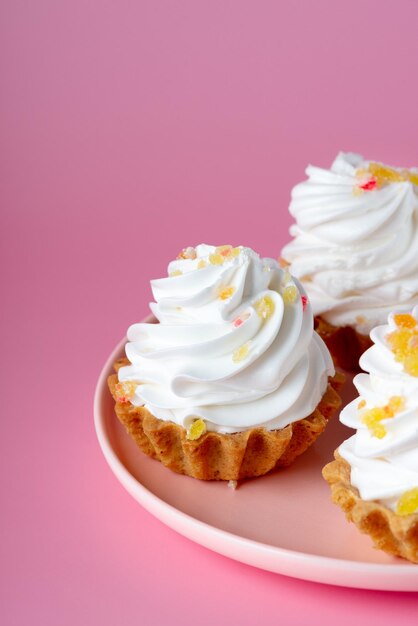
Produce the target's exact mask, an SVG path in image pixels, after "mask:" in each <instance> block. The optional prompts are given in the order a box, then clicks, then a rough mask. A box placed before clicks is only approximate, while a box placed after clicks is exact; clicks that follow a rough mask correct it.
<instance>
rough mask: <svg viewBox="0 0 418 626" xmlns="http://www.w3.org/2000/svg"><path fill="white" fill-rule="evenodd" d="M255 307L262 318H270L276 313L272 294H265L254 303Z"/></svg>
mask: <svg viewBox="0 0 418 626" xmlns="http://www.w3.org/2000/svg"><path fill="white" fill-rule="evenodd" d="M254 308H255V310H256V311H257V314H258V316H259V317H261V319H263V320H268V319H269V317H271V316H272V315H273V313H274V302H273V300H272V299H271V297H270V296H263V298H260V300H257V302H256V303H255V304H254Z"/></svg>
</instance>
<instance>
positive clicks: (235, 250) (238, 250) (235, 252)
mask: <svg viewBox="0 0 418 626" xmlns="http://www.w3.org/2000/svg"><path fill="white" fill-rule="evenodd" d="M240 252H241V248H239V247H236V248H232V252H231V254H232V256H233V257H237V256H239V254H240Z"/></svg>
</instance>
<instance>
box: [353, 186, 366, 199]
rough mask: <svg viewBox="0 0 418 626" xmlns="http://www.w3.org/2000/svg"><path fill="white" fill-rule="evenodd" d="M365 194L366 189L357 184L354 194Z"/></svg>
mask: <svg viewBox="0 0 418 626" xmlns="http://www.w3.org/2000/svg"><path fill="white" fill-rule="evenodd" d="M363 194H364V189H362V188H361V187H357V186H356V185H355V186H354V187H353V196H356V197H357V196H362V195H363Z"/></svg>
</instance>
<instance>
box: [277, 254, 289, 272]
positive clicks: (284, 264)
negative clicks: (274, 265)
mask: <svg viewBox="0 0 418 626" xmlns="http://www.w3.org/2000/svg"><path fill="white" fill-rule="evenodd" d="M279 265H280V267H282V268H283V269H286V268H287V267H289V265H290V263H289V262H288V261H286V259H284V258H283V257H282V256H280V257H279Z"/></svg>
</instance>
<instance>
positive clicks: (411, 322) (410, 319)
mask: <svg viewBox="0 0 418 626" xmlns="http://www.w3.org/2000/svg"><path fill="white" fill-rule="evenodd" d="M393 321H394V322H395V324H396V326H399V328H415V326H416V325H417V320H416V319H415V317H414V316H413V315H410V314H409V313H397V314H396V315H394V316H393Z"/></svg>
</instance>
